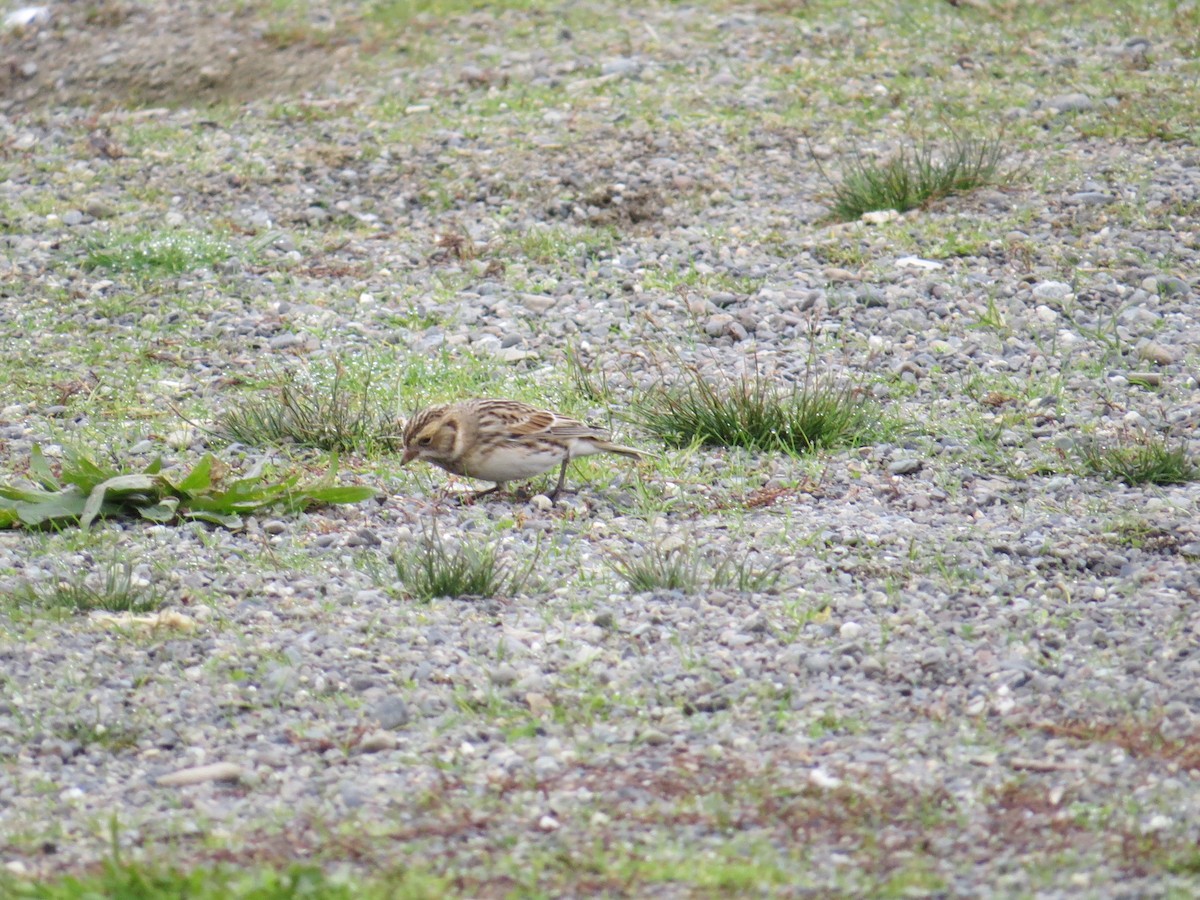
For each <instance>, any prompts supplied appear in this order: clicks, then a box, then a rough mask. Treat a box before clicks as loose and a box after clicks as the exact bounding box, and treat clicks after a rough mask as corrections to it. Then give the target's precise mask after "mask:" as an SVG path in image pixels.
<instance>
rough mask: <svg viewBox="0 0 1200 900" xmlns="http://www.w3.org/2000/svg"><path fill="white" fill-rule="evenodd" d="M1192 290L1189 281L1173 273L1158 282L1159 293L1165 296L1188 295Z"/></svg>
mask: <svg viewBox="0 0 1200 900" xmlns="http://www.w3.org/2000/svg"><path fill="white" fill-rule="evenodd" d="M1190 292H1191V288H1189V287H1188V283H1187V282H1186V281H1184V280H1183V279H1182V278H1176V277H1175V276H1174V275H1171V276H1169V277H1167V278H1164V279H1162V280H1161V281H1159V283H1158V293H1159V295H1160V296H1163V297H1186V296H1187V295H1188V294H1189V293H1190Z"/></svg>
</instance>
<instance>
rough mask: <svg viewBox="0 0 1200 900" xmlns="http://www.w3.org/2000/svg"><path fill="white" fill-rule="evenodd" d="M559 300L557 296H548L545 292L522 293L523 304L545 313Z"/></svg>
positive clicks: (531, 310) (535, 311)
mask: <svg viewBox="0 0 1200 900" xmlns="http://www.w3.org/2000/svg"><path fill="white" fill-rule="evenodd" d="M557 302H558V298H557V297H547V296H546V295H545V294H521V305H522V306H524V307H525V308H526V309H527V310H529V311H530V312H534V313H544V312H546V310H548V309H550V308H551V307H552V306H554V304H555V303H557Z"/></svg>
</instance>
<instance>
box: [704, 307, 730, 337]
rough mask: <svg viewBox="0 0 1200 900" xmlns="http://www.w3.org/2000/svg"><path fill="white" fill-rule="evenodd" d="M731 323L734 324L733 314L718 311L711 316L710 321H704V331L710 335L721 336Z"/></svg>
mask: <svg viewBox="0 0 1200 900" xmlns="http://www.w3.org/2000/svg"><path fill="white" fill-rule="evenodd" d="M731 324H733V316H731V315H729V314H728V313H717V314H716V315H715V316H709V317H708V321H707V322H705V323H704V333H705V334H707V335H708V336H709V337H714V338H715V337H720V336H721V335H723V334H724V333H725V329H727V328H728V327H729V326H730V325H731Z"/></svg>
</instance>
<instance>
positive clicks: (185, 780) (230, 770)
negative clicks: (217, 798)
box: [157, 762, 244, 787]
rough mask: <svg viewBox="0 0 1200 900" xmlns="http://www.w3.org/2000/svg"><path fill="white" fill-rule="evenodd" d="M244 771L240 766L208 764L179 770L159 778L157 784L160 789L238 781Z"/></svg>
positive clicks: (219, 763)
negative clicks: (209, 782)
mask: <svg viewBox="0 0 1200 900" xmlns="http://www.w3.org/2000/svg"><path fill="white" fill-rule="evenodd" d="M243 775H244V771H243V769H242V767H241V766H239V765H236V764H234V763H229V762H218V763H209V764H208V765H205V766H193V767H191V768H190V769H180V770H179V771H178V772H172V773H171V774H169V775H163V776H161V777H160V778H159V779H158V781H157V784H158V785H159V786H161V787H184V786H185V785H189V784H203V783H204V782H206V781H240V780H241V779H242V776H243Z"/></svg>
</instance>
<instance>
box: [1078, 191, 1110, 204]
mask: <svg viewBox="0 0 1200 900" xmlns="http://www.w3.org/2000/svg"><path fill="white" fill-rule="evenodd" d="M1067 202H1068V203H1071V204H1074V205H1076V206H1107V205H1108V204H1110V203H1116V202H1117V198H1116V197H1114V196H1113V195H1112V194H1105V193H1103V192H1101V191H1079V192H1077V193H1074V194H1071V195H1070V196H1069V197H1067Z"/></svg>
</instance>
